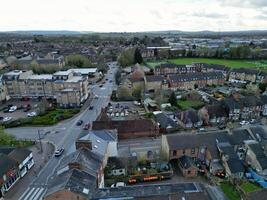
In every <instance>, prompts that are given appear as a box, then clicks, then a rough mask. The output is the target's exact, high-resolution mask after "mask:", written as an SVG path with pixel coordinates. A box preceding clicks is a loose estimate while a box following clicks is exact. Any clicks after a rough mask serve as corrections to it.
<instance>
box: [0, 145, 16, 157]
mask: <svg viewBox="0 0 267 200" xmlns="http://www.w3.org/2000/svg"><path fill="white" fill-rule="evenodd" d="M14 149H15V147H2V146H1V147H0V153H2V154H6V155H8V154H9V153H10V152H11V151H13V150H14Z"/></svg>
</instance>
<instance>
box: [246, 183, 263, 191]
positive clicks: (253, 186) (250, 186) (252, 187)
mask: <svg viewBox="0 0 267 200" xmlns="http://www.w3.org/2000/svg"><path fill="white" fill-rule="evenodd" d="M241 188H242V189H243V190H244V191H245V192H247V193H249V192H254V191H256V190H260V189H262V188H261V187H260V186H258V185H256V184H254V183H250V182H245V183H242V184H241Z"/></svg>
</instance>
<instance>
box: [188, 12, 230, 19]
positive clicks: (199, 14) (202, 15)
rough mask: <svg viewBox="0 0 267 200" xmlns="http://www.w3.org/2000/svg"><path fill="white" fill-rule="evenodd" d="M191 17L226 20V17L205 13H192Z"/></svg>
mask: <svg viewBox="0 0 267 200" xmlns="http://www.w3.org/2000/svg"><path fill="white" fill-rule="evenodd" d="M191 16H194V17H205V18H213V19H214V18H217V19H218V18H227V15H224V14H219V13H206V12H194V13H193V14H192V15H191Z"/></svg>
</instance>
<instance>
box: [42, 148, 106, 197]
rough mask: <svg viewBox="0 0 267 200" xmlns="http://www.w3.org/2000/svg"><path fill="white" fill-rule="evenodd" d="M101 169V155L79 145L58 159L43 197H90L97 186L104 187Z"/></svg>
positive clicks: (102, 167)
mask: <svg viewBox="0 0 267 200" xmlns="http://www.w3.org/2000/svg"><path fill="white" fill-rule="evenodd" d="M103 169H104V166H103V157H102V156H101V155H99V154H97V153H94V152H92V150H91V149H88V148H85V147H83V146H82V147H79V148H78V149H77V150H76V151H75V152H73V153H71V154H69V155H67V156H65V157H64V158H63V159H62V160H61V161H60V163H59V166H58V167H57V168H56V172H55V174H54V175H53V179H51V181H50V183H49V188H48V190H47V193H46V195H45V198H44V199H45V200H55V199H58V200H63V199H81V200H87V199H90V198H89V197H90V195H92V193H93V192H94V191H95V190H96V189H97V188H102V187H104V172H103Z"/></svg>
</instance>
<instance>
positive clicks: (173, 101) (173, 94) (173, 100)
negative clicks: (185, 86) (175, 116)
mask: <svg viewBox="0 0 267 200" xmlns="http://www.w3.org/2000/svg"><path fill="white" fill-rule="evenodd" d="M169 103H170V104H171V105H172V106H176V105H177V99H176V95H175V93H174V92H172V93H171V95H170V97H169Z"/></svg>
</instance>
